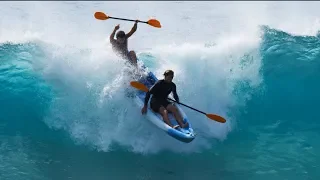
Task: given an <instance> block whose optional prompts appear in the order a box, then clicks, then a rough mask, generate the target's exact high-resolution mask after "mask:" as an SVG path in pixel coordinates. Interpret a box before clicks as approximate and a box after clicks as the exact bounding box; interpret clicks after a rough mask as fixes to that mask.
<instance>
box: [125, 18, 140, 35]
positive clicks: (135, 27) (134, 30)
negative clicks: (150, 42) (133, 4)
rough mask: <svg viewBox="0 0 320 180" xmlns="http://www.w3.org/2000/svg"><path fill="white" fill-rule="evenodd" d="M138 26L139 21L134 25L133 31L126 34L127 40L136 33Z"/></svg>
mask: <svg viewBox="0 0 320 180" xmlns="http://www.w3.org/2000/svg"><path fill="white" fill-rule="evenodd" d="M137 25H138V21H136V22H135V23H134V25H133V27H132V28H131V31H130V32H129V33H128V34H126V38H129V37H130V36H131V35H132V34H133V33H134V32H136V30H137Z"/></svg>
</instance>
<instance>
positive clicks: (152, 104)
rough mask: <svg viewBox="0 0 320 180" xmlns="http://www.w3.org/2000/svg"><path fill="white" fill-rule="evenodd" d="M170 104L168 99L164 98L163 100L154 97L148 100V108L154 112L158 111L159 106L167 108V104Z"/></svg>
mask: <svg viewBox="0 0 320 180" xmlns="http://www.w3.org/2000/svg"><path fill="white" fill-rule="evenodd" d="M169 104H171V102H169V101H168V100H166V99H164V100H158V99H155V98H152V99H151V102H150V108H151V109H152V110H153V111H154V112H157V113H158V112H159V109H160V107H161V106H163V107H164V108H167V106H168V105H169Z"/></svg>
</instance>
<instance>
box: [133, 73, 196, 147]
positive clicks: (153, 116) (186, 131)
mask: <svg viewBox="0 0 320 180" xmlns="http://www.w3.org/2000/svg"><path fill="white" fill-rule="evenodd" d="M157 81H158V79H157V77H156V76H155V75H154V74H153V73H152V72H148V73H147V76H145V77H143V78H141V79H140V80H139V82H141V83H143V84H144V85H145V86H147V87H148V88H149V89H150V88H151V86H152V85H153V84H154V83H155V82H157ZM145 96H146V92H144V91H139V90H138V91H137V92H136V94H135V98H134V101H135V103H136V104H137V105H138V107H139V108H142V107H143V105H144V100H145ZM151 97H152V95H151ZM169 97H170V98H171V99H173V98H172V95H171V94H170V95H169ZM150 99H151V98H150ZM173 105H175V106H176V107H177V108H178V109H179V111H180V113H181V115H182V117H183V121H184V122H188V123H189V126H188V127H186V128H177V129H174V128H172V127H170V126H169V125H167V124H166V123H165V122H164V121H163V119H162V116H161V115H160V114H159V113H155V112H154V111H153V110H152V109H151V108H150V101H149V103H148V111H147V113H146V114H145V116H146V117H147V119H148V120H149V121H151V122H152V123H153V124H155V125H156V126H157V127H159V128H160V129H162V130H163V131H165V132H166V133H167V134H169V135H170V136H172V137H174V138H175V139H177V140H179V141H182V142H185V143H189V142H191V141H192V140H193V139H194V138H195V136H196V134H195V133H194V131H193V129H192V127H191V122H190V121H189V120H188V117H187V115H186V114H185V113H184V111H183V110H182V108H181V105H180V104H178V103H175V102H173ZM169 120H170V121H171V123H172V124H173V126H175V125H178V123H177V121H176V120H175V118H174V116H173V114H171V113H169Z"/></svg>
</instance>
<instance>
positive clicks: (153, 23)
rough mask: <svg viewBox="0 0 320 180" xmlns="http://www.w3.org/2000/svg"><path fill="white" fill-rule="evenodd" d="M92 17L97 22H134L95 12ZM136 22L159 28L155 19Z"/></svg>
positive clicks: (159, 25) (158, 23)
mask: <svg viewBox="0 0 320 180" xmlns="http://www.w3.org/2000/svg"><path fill="white" fill-rule="evenodd" d="M94 17H95V18H96V19H99V20H107V19H118V20H124V21H136V20H133V19H124V18H116V17H111V16H108V15H106V14H105V13H103V12H95V13H94ZM138 22H141V23H146V24H149V25H150V26H153V27H156V28H161V24H160V22H159V21H158V20H156V19H149V20H148V21H140V20H138Z"/></svg>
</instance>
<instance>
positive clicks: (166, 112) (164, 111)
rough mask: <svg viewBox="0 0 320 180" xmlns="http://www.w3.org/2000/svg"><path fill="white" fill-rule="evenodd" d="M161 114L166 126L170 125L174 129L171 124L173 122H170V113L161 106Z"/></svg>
mask: <svg viewBox="0 0 320 180" xmlns="http://www.w3.org/2000/svg"><path fill="white" fill-rule="evenodd" d="M159 113H160V114H161V116H162V118H163V120H164V122H165V123H166V124H168V125H169V126H170V127H173V125H172V124H171V122H170V120H169V116H168V111H167V110H166V109H165V108H164V107H163V106H161V107H160V108H159Z"/></svg>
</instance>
